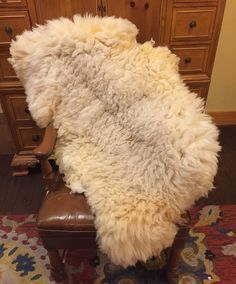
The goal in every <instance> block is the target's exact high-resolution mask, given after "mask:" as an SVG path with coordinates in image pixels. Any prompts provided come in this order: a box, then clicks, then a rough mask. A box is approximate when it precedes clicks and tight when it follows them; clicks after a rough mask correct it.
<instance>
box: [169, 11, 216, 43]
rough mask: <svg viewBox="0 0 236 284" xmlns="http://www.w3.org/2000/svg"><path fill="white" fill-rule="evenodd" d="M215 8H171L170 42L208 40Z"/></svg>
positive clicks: (211, 31)
mask: <svg viewBox="0 0 236 284" xmlns="http://www.w3.org/2000/svg"><path fill="white" fill-rule="evenodd" d="M215 15H216V7H203V8H202V7H194V8H185V7H181V8H180V7H177V8H173V19H172V27H171V35H170V37H171V38H170V40H171V41H172V42H173V41H183V40H210V39H211V38H212V33H213V27H214V22H215Z"/></svg>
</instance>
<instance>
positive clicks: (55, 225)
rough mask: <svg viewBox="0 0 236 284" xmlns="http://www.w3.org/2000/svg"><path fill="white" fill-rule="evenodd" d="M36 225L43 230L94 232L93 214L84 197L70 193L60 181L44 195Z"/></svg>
mask: <svg viewBox="0 0 236 284" xmlns="http://www.w3.org/2000/svg"><path fill="white" fill-rule="evenodd" d="M36 226H37V228H38V229H39V230H43V231H47V230H49V231H52V230H56V231H71V232H76V231H78V232H91V233H92V232H93V233H94V232H95V227H94V216H93V214H92V213H91V211H90V207H89V205H88V203H87V200H86V197H85V196H84V195H83V194H73V193H71V190H70V189H69V188H68V187H66V186H65V184H64V183H63V182H62V181H60V182H59V184H57V186H56V189H55V190H54V191H50V192H48V194H47V195H46V197H45V200H44V201H43V203H42V206H41V208H40V210H39V213H38V216H37V221H36Z"/></svg>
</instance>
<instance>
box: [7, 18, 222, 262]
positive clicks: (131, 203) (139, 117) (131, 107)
mask: <svg viewBox="0 0 236 284" xmlns="http://www.w3.org/2000/svg"><path fill="white" fill-rule="evenodd" d="M137 33H138V30H137V28H136V27H135V26H134V25H133V24H132V23H130V22H129V21H128V20H123V19H115V18H110V17H105V18H99V17H96V18H93V17H89V16H87V17H85V18H82V17H80V16H75V17H74V19H73V21H71V20H69V19H65V18H61V19H59V20H53V21H50V22H48V23H47V24H46V25H44V26H39V27H37V28H35V29H34V30H33V31H32V32H31V31H26V32H24V33H23V34H22V35H21V36H18V37H17V39H16V41H14V42H13V43H12V45H11V49H10V51H11V55H12V58H11V59H10V62H11V63H12V65H13V66H14V68H15V70H16V72H17V75H18V77H19V78H20V80H21V81H22V83H23V85H24V87H25V90H26V94H27V102H28V104H29V109H30V111H31V114H32V116H33V118H34V119H35V121H36V122H37V124H38V125H39V126H40V127H46V126H47V125H49V124H52V125H53V126H54V127H56V128H57V129H58V140H57V144H56V150H55V156H56V160H57V163H58V164H59V167H60V171H61V172H62V173H64V174H65V181H66V183H67V185H68V186H69V187H70V188H71V189H72V191H73V192H79V193H81V192H84V193H85V195H86V197H87V199H88V202H89V204H90V206H91V208H92V211H93V213H94V214H95V215H96V221H95V225H96V228H97V239H98V243H99V246H100V248H101V250H102V251H103V252H104V253H106V254H107V255H108V256H109V257H110V259H111V261H113V263H115V264H119V265H122V266H124V267H126V266H128V265H133V264H135V263H136V262H137V261H138V260H140V261H146V260H147V259H148V258H149V257H152V256H156V255H158V254H159V253H160V252H161V251H162V250H163V249H165V248H167V247H169V246H171V244H172V242H173V239H174V237H175V234H176V231H177V227H176V224H177V223H178V222H180V220H181V219H180V215H181V213H183V212H184V210H186V209H188V208H190V207H191V206H192V205H193V204H194V201H195V200H196V199H198V198H199V197H201V196H206V195H207V193H208V191H209V190H211V188H212V181H213V177H214V175H215V174H216V170H217V152H218V151H219V149H220V147H219V144H218V142H217V138H218V131H217V128H216V127H215V126H214V125H213V124H212V122H211V119H210V117H209V116H208V115H206V114H204V107H203V101H202V100H201V99H200V98H198V97H197V96H196V94H194V93H191V92H190V91H189V90H188V88H187V87H186V86H185V84H184V83H183V82H182V80H181V78H180V75H179V73H178V58H177V57H176V56H175V55H174V54H171V52H170V51H169V50H168V48H166V47H158V48H154V47H153V43H152V42H146V43H144V44H142V45H140V44H138V43H137V42H136V35H137ZM61 202H63V201H61ZM58 206H60V204H58Z"/></svg>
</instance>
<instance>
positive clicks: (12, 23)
mask: <svg viewBox="0 0 236 284" xmlns="http://www.w3.org/2000/svg"><path fill="white" fill-rule="evenodd" d="M30 28H31V26H30V19H29V15H28V12H27V11H8V12H0V45H3V44H10V42H11V40H12V39H14V38H15V36H16V35H17V34H21V33H22V32H23V31H24V30H26V29H30Z"/></svg>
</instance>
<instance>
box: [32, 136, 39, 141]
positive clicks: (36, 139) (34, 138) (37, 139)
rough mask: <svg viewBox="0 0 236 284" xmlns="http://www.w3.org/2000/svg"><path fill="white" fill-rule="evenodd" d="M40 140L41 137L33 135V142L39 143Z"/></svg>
mask: <svg viewBox="0 0 236 284" xmlns="http://www.w3.org/2000/svg"><path fill="white" fill-rule="evenodd" d="M39 140H40V136H39V135H37V134H33V135H32V141H34V142H38V141H39Z"/></svg>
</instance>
